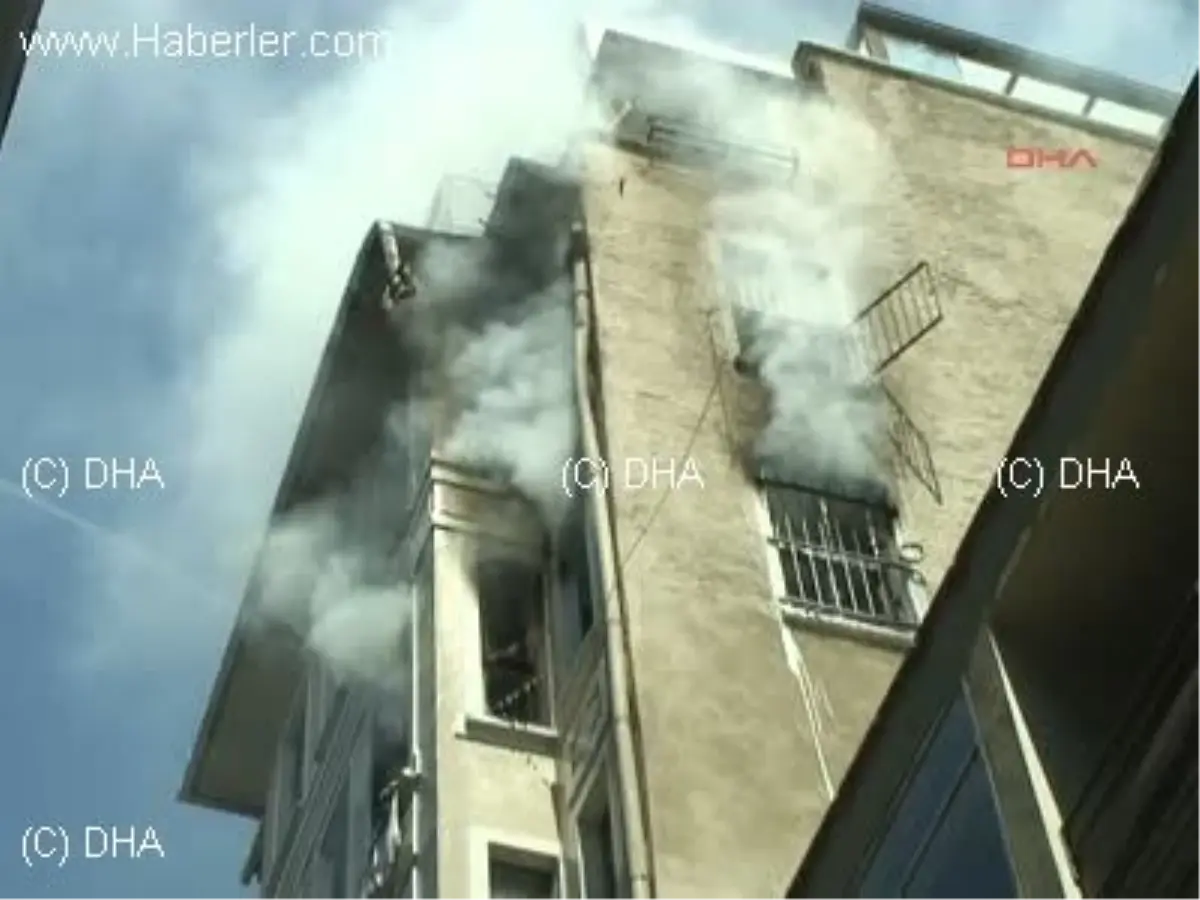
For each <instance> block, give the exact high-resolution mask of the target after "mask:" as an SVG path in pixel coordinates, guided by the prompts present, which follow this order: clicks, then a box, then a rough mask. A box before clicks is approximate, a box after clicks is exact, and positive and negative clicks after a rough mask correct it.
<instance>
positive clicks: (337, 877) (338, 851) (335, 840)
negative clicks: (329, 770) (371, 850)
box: [309, 787, 351, 897]
mask: <svg viewBox="0 0 1200 900" xmlns="http://www.w3.org/2000/svg"><path fill="white" fill-rule="evenodd" d="M347 800H348V795H347V793H346V789H345V787H343V788H342V789H341V790H340V791H339V792H338V798H337V801H336V802H335V803H334V807H333V815H332V817H331V818H330V820H329V823H328V824H327V825H326V826H325V834H324V835H323V837H322V838H321V846H320V849H319V852H318V855H317V859H316V864H317V867H318V868H317V872H318V873H319V874H318V876H317V877H316V878H315V879H313V883H310V885H309V887H311V888H312V889H313V890H314V893H313V894H312V895H311V896H313V897H349V896H351V891H350V866H349V860H348V859H347V849H348V843H349V839H350V836H349V829H348V825H349V818H348V816H347V812H346V803H347Z"/></svg>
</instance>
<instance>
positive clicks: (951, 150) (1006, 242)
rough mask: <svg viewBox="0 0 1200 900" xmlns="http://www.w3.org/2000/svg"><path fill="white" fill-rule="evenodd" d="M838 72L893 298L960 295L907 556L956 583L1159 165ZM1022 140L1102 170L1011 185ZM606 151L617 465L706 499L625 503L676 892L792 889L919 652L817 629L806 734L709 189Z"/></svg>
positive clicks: (650, 747)
mask: <svg viewBox="0 0 1200 900" xmlns="http://www.w3.org/2000/svg"><path fill="white" fill-rule="evenodd" d="M826 77H827V83H828V85H829V88H830V93H831V95H832V97H833V99H834V101H835V102H836V103H838V104H841V105H844V106H846V107H849V108H852V109H854V110H855V111H856V112H857V113H858V114H859V115H860V116H861V117H863V118H865V119H866V120H867V121H868V122H870V123H871V124H872V125H874V126H875V128H876V130H877V131H878V132H879V134H880V135H881V136H882V137H883V138H884V141H885V144H886V146H887V147H888V148H889V149H890V156H891V159H890V161H889V164H890V165H891V167H892V169H893V170H894V172H893V175H892V176H891V177H889V178H888V179H887V181H886V183H885V190H884V191H883V192H882V193H881V196H880V197H879V198H878V199H879V203H878V212H877V213H876V214H875V215H876V216H878V220H877V221H875V222H873V223H872V224H873V225H874V226H875V231H876V234H877V238H876V240H875V242H874V243H873V244H872V248H873V253H872V260H871V262H872V266H871V267H870V269H871V271H870V277H871V278H872V279H874V283H875V286H876V289H878V288H882V287H883V286H884V285H885V284H886V283H888V282H889V281H891V280H893V279H894V278H895V277H897V276H898V275H900V274H902V273H903V271H905V270H906V269H907V268H909V267H910V266H911V265H912V264H913V263H915V262H916V261H918V260H920V259H927V260H929V262H930V263H931V264H932V265H933V266H934V272H935V274H937V275H939V276H941V277H942V278H944V279H947V280H950V279H953V280H955V281H957V282H961V283H963V285H964V287H963V288H962V289H960V290H959V291H958V293H957V294H956V295H955V296H954V297H953V298H948V299H945V300H944V307H945V311H946V319H945V321H944V323H943V324H942V325H941V326H940V327H939V328H938V330H937V331H935V332H933V333H932V334H931V335H929V336H928V337H926V338H925V339H924V341H923V342H922V343H921V344H919V345H918V346H917V347H915V348H914V349H912V350H911V351H910V352H909V354H908V355H907V356H906V357H905V358H903V359H902V360H901V361H900V362H898V363H897V364H896V365H895V366H894V367H893V371H891V372H890V373H889V376H888V380H889V384H890V386H891V387H892V388H893V389H894V391H895V392H896V394H897V396H898V397H899V398H900V399H901V400H902V401H903V403H904V405H905V408H906V410H907V412H908V413H909V415H910V416H911V417H912V418H913V419H914V420H915V421H916V422H917V423H918V425H920V426H921V427H922V428H923V429H924V432H925V434H926V437H927V438H928V439H929V441H930V442H931V444H932V447H933V453H934V459H935V461H936V463H937V465H938V472H939V476H940V479H941V483H942V489H943V492H944V494H945V503H944V505H942V506H940V507H939V506H938V505H937V504H935V503H934V502H933V501H932V499H931V498H929V497H928V495H927V494H926V493H925V491H924V489H923V488H921V487H920V486H919V485H914V484H912V483H909V482H905V483H902V484H901V485H900V493H901V497H902V500H903V502H904V516H905V521H904V530H905V537H906V538H907V539H909V540H914V541H919V542H921V543H923V544H924V545H925V548H926V554H927V556H926V564H925V567H924V568H925V572H926V575H927V576H928V577H929V578H930V580H931V583H932V586H936V583H937V581H938V580H939V579H940V577H941V574H942V573H943V572H944V570H945V567H946V565H947V563H948V561H949V559H950V556H951V554H952V553H953V550H954V548H955V546H956V545H957V543H958V540H959V537H960V536H961V534H962V531H963V529H964V528H965V526H966V524H967V523H968V521H969V518H970V516H971V514H972V512H973V510H974V507H975V505H976V503H977V502H978V500H979V498H980V496H981V494H982V492H983V490H984V489H985V488H986V486H987V485H988V484H989V482H990V478H991V474H992V472H993V471H994V467H995V465H996V463H997V462H998V460H999V457H1000V455H1001V454H1002V453H1003V451H1004V448H1005V446H1006V445H1007V442H1008V440H1009V437H1010V436H1011V434H1012V432H1013V429H1014V428H1015V426H1016V424H1017V422H1018V420H1019V418H1020V416H1021V414H1022V413H1023V411H1024V409H1025V407H1026V405H1027V403H1028V401H1029V398H1030V395H1031V393H1032V391H1033V389H1034V387H1035V385H1036V383H1037V381H1038V378H1039V377H1040V375H1041V373H1042V371H1043V370H1044V369H1045V367H1046V365H1047V363H1048V361H1049V358H1050V355H1051V353H1052V352H1053V350H1054V348H1055V346H1056V345H1057V343H1058V341H1059V339H1060V337H1061V334H1062V331H1063V329H1064V328H1065V326H1066V324H1067V322H1068V320H1069V318H1070V316H1071V313H1072V311H1073V309H1074V308H1075V306H1076V304H1077V303H1078V301H1079V299H1080V297H1081V296H1082V294H1083V290H1084V287H1085V285H1086V282H1087V280H1088V278H1089V276H1090V274H1091V272H1092V270H1093V269H1094V267H1095V264H1096V262H1097V260H1098V258H1099V255H1100V253H1101V251H1102V250H1103V247H1104V245H1105V243H1106V241H1107V239H1108V237H1109V235H1110V234H1111V232H1112V231H1113V229H1114V227H1115V225H1116V224H1117V222H1118V220H1119V218H1120V216H1121V213H1122V211H1123V209H1124V207H1125V205H1126V204H1127V203H1128V201H1129V199H1130V197H1131V195H1132V192H1133V190H1134V188H1135V186H1136V183H1137V181H1138V179H1139V177H1140V175H1141V173H1142V171H1143V170H1144V169H1145V167H1146V165H1147V163H1148V160H1149V152H1148V151H1147V150H1145V149H1143V148H1133V147H1131V146H1126V145H1124V144H1122V143H1120V142H1118V141H1116V140H1113V139H1111V138H1100V137H1097V136H1095V135H1088V134H1086V133H1085V132H1083V131H1081V130H1078V129H1072V128H1069V127H1066V126H1062V125H1055V124H1052V123H1050V122H1048V121H1039V120H1036V119H1034V118H1031V117H1030V116H1029V115H1027V114H1025V113H1020V112H1014V111H1012V110H1005V109H1003V108H1000V107H998V106H991V107H989V106H987V105H985V104H983V103H981V102H979V101H975V100H969V99H964V98H962V97H959V96H955V95H953V94H950V93H948V92H945V91H941V90H937V89H935V88H932V87H929V86H926V85H923V84H920V83H918V82H915V81H911V80H908V79H906V78H902V77H896V76H886V75H881V74H878V73H873V72H869V71H866V70H865V69H862V68H860V67H858V66H857V65H856V64H854V63H847V62H829V63H827V65H826ZM805 140H806V138H805V136H804V135H798V136H797V139H796V144H797V147H798V149H799V150H800V155H801V157H802V158H803V149H804V144H805ZM1010 144H1014V145H1050V146H1078V145H1087V146H1089V147H1090V148H1094V149H1093V152H1096V153H1097V155H1098V156H1099V158H1100V167H1099V168H1098V169H1096V170H1082V169H1081V170H1075V171H1062V172H1056V171H1051V170H1046V171H1040V172H1039V171H1009V170H1007V169H1006V167H1005V147H1006V146H1008V145H1010ZM852 153H853V148H850V147H847V148H846V151H845V155H846V158H847V159H853V156H852ZM585 157H586V160H585V162H586V171H587V187H586V204H587V214H588V218H589V231H590V238H591V253H592V266H593V274H594V278H595V287H596V307H597V318H598V328H599V332H600V343H601V348H602V349H601V356H602V359H601V365H602V367H603V378H604V388H605V403H606V412H607V421H606V422H605V423H604V427H605V431H606V434H607V440H608V442H609V452H610V453H611V456H612V459H610V463H611V464H613V465H615V466H620V465H621V461H622V460H623V459H624V458H626V457H631V456H638V457H653V458H656V459H659V460H665V459H667V458H670V457H680V455H681V454H683V453H684V451H685V449H686V448H687V446H688V443H689V441H690V440H691V441H694V444H693V446H692V449H691V456H692V458H693V459H694V460H695V461H696V463H697V464H698V466H699V468H700V470H701V472H702V473H703V477H704V482H705V485H704V487H703V489H700V488H698V487H696V486H694V485H688V486H683V487H680V488H679V489H677V490H674V491H671V490H670V488H669V487H668V486H666V485H659V486H658V487H657V489H654V488H652V487H644V488H640V489H629V488H626V487H624V486H622V485H621V484H619V483H618V484H616V485H615V486H614V487H615V490H614V495H615V496H614V500H615V510H616V522H615V527H616V529H617V532H618V543H619V549H618V556H619V558H620V559H621V560H622V561H626V569H625V575H624V582H625V588H626V592H627V602H628V611H629V621H628V623H627V624H628V628H629V631H630V634H631V643H632V648H633V655H634V658H633V660H632V668H633V676H634V678H635V682H636V696H637V702H638V706H639V712H640V717H641V726H642V732H643V733H642V738H643V748H642V749H643V753H644V755H645V761H646V779H647V785H646V789H647V796H648V804H649V821H650V830H651V840H652V843H653V852H654V857H655V868H656V874H657V878H658V888H659V893H661V894H662V895H663V896H683V895H691V896H697V895H699V896H770V895H772V894H779V893H782V891H783V890H784V889H785V886H786V884H787V882H788V881H789V880H790V878H791V876H792V874H793V873H794V871H795V868H796V866H797V865H798V863H799V861H800V859H801V856H802V854H803V852H804V848H805V846H806V844H807V841H808V840H809V838H810V837H811V835H812V833H813V831H814V830H815V828H816V827H817V825H818V823H819V820H820V816H821V815H822V813H823V811H824V808H825V806H826V803H827V797H826V793H825V789H824V786H823V777H822V773H821V766H820V765H819V764H818V749H819V750H820V751H821V755H822V756H823V757H824V758H825V761H826V763H827V765H828V768H829V769H830V771H831V775H832V777H833V779H834V780H835V781H836V780H837V779H838V778H840V777H841V774H842V773H843V772H844V771H845V768H846V766H847V765H848V763H849V761H850V759H851V758H852V756H853V752H854V749H855V747H856V746H857V744H858V741H859V740H860V739H861V735H862V733H863V732H864V731H865V729H866V727H867V725H868V724H869V722H870V719H871V718H872V716H873V714H874V711H875V709H876V708H877V705H878V702H879V700H880V699H881V697H882V695H883V693H884V691H885V690H886V686H887V684H888V683H889V681H890V679H891V677H892V676H893V673H894V670H895V666H896V665H897V663H898V661H899V654H898V653H897V652H896V651H893V650H887V649H881V648H879V647H874V646H867V645H865V644H860V643H857V642H854V641H852V640H847V639H839V638H830V637H822V636H816V635H812V634H803V635H802V636H801V639H800V641H799V644H800V646H801V648H802V651H803V653H802V657H803V661H804V664H805V665H806V666H807V669H808V672H809V675H810V676H811V683H812V684H813V685H814V686H815V692H816V695H817V697H818V700H819V702H818V703H817V706H816V708H817V715H816V718H817V719H818V720H819V721H818V722H817V723H816V724H815V725H814V723H813V722H812V721H810V718H809V716H808V714H807V713H806V706H805V704H804V702H803V701H802V694H801V690H800V683H799V681H798V680H797V679H796V678H795V677H794V675H793V674H792V671H791V670H790V669H789V667H788V664H787V659H786V657H785V653H784V645H783V640H782V637H781V629H780V626H779V622H778V619H777V617H776V615H775V613H774V609H773V602H772V598H771V592H770V587H769V583H768V575H767V551H766V548H765V546H764V542H763V539H762V536H761V533H760V526H759V521H758V519H757V518H756V514H755V502H754V498H753V492H752V491H751V489H750V487H749V486H748V484H747V483H746V480H745V477H744V475H743V474H742V471H741V469H740V467H739V466H738V465H737V463H736V460H735V453H734V449H735V447H736V446H738V444H739V442H740V441H741V440H742V439H743V438H744V436H745V435H744V433H738V427H737V426H736V425H735V424H734V423H736V422H737V421H739V420H740V419H741V420H745V419H749V418H752V416H748V415H746V413H745V409H746V397H745V389H744V387H739V385H738V379H737V378H736V376H733V375H732V373H731V372H730V371H729V367H728V361H727V360H726V359H725V358H724V356H723V353H724V350H723V349H722V348H720V347H719V346H718V345H717V344H716V343H715V342H714V331H713V327H712V323H713V313H712V310H713V307H714V300H713V291H712V288H711V279H710V278H709V275H708V263H707V258H706V247H705V242H704V237H705V226H706V222H707V221H708V217H709V212H710V194H709V192H708V190H707V189H706V187H705V186H704V184H703V182H702V181H701V180H700V179H698V178H696V177H688V176H686V175H682V174H679V173H673V172H671V171H669V170H667V169H665V168H663V167H660V166H650V165H648V164H647V163H646V162H645V161H644V160H641V159H639V158H637V157H634V156H632V155H630V154H627V153H624V152H621V151H617V150H613V149H609V148H604V147H600V146H593V147H591V148H589V150H588V151H587V152H586V154H585ZM869 299H870V297H869V296H866V297H864V303H865V302H866V300H869ZM714 384H715V385H716V390H715V394H714V396H713V398H712V400H711V401H710V400H709V395H710V393H712V392H713V390H714V387H713V386H714ZM739 398H740V399H739ZM693 433H694V434H695V437H694V438H693ZM618 481H619V479H618ZM668 492H669V493H670V496H669V497H664V496H663V495H664V494H666V493H668ZM655 510H657V515H656V518H655V519H654V521H653V527H652V528H651V529H650V530H649V532H647V533H646V534H645V535H644V536H643V530H644V529H645V527H646V524H647V522H648V521H649V520H650V517H651V516H652V515H655ZM639 538H640V542H639V543H638V544H637V550H636V556H635V557H633V559H632V560H631V561H630V560H628V558H629V556H630V553H631V551H632V549H633V547H634V544H635V541H638V540H639Z"/></svg>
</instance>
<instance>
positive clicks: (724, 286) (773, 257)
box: [716, 235, 849, 373]
mask: <svg viewBox="0 0 1200 900" xmlns="http://www.w3.org/2000/svg"><path fill="white" fill-rule="evenodd" d="M716 268H717V277H718V279H719V280H720V282H721V296H722V298H723V300H724V303H725V305H726V307H727V309H728V310H729V315H730V318H731V320H732V327H733V334H732V340H733V344H734V348H733V356H734V365H735V367H736V368H737V369H738V370H739V371H741V372H747V373H748V372H753V371H754V370H755V369H756V368H757V365H758V363H759V362H760V361H761V359H760V357H761V355H762V353H763V351H764V349H766V348H764V347H763V346H761V344H762V343H763V342H762V341H761V340H759V336H761V335H763V334H764V331H763V325H764V324H765V322H766V320H773V323H774V324H775V325H776V326H777V327H775V328H773V329H772V332H773V333H779V332H781V331H782V329H783V328H788V327H789V325H799V326H800V330H802V331H803V332H804V333H806V334H807V333H809V332H813V333H819V334H821V336H822V339H824V338H825V337H826V336H828V337H829V338H831V339H834V340H841V341H843V343H844V339H845V336H844V335H842V334H841V332H840V331H839V330H832V329H830V328H828V327H827V326H826V327H821V326H818V325H816V324H814V323H809V322H807V321H806V319H805V315H804V307H803V305H802V303H801V302H799V301H802V299H803V297H804V296H805V293H806V290H807V289H809V288H812V287H814V286H820V285H824V284H825V283H827V282H828V281H829V279H830V278H831V271H830V270H829V268H828V267H827V266H825V265H823V264H821V263H820V262H818V261H816V260H813V259H808V258H805V256H804V255H803V254H800V253H796V252H794V251H793V250H791V249H790V248H789V247H788V245H787V243H786V242H785V241H783V240H782V239H779V238H771V237H769V236H768V237H766V238H763V237H760V236H757V235H755V236H748V237H746V238H744V239H738V240H725V241H721V243H720V245H719V250H718V255H717V259H716ZM830 331H832V333H831V334H828V335H826V333H827V332H830ZM793 339H794V336H792V335H789V337H788V338H787V340H789V341H791V340H793ZM756 345H758V346H756ZM846 349H849V348H848V347H847V348H846Z"/></svg>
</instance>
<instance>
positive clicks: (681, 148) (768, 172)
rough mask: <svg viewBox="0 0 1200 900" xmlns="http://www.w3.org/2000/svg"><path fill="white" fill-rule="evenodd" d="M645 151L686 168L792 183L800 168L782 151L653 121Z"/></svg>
mask: <svg viewBox="0 0 1200 900" xmlns="http://www.w3.org/2000/svg"><path fill="white" fill-rule="evenodd" d="M646 149H647V150H648V151H649V152H650V153H651V154H652V155H653V156H656V157H659V158H662V159H665V160H668V161H672V162H678V163H681V164H684V165H697V166H711V167H715V168H718V169H725V170H729V171H731V172H736V173H738V174H741V175H755V176H759V177H764V178H771V179H782V180H785V181H790V180H791V179H792V178H793V177H794V176H795V175H796V171H797V169H798V166H799V162H798V160H797V158H796V155H795V154H794V153H792V152H790V151H788V150H785V149H783V148H780V147H768V146H765V145H754V144H750V143H746V142H743V141H732V140H728V139H726V138H725V137H723V136H721V135H719V134H718V133H717V132H715V131H712V130H710V129H707V128H703V127H701V126H698V125H693V124H690V123H686V122H681V121H672V120H670V119H667V118H662V117H650V120H649V127H648V129H647V132H646Z"/></svg>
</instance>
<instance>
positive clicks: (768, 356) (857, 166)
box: [668, 66, 889, 494]
mask: <svg viewBox="0 0 1200 900" xmlns="http://www.w3.org/2000/svg"><path fill="white" fill-rule="evenodd" d="M703 72H704V73H703V74H702V75H700V76H699V77H698V76H697V74H696V72H695V71H694V67H692V66H688V67H686V68H685V69H683V70H681V71H680V72H679V73H678V74H677V79H672V80H671V84H673V85H674V87H673V88H670V89H668V90H669V91H670V99H671V100H672V101H673V105H674V106H675V108H676V109H678V110H680V112H681V114H683V115H690V116H692V117H694V118H695V119H697V120H698V121H700V122H703V123H705V125H706V127H707V128H708V129H709V130H710V132H711V134H712V136H713V137H714V138H716V139H719V140H723V141H727V142H729V143H730V144H734V145H736V146H738V147H740V148H743V153H744V154H745V155H744V158H743V160H740V161H735V162H731V163H730V164H729V165H730V166H731V167H732V166H735V165H736V166H742V167H743V172H742V175H743V176H744V175H745V174H746V172H745V171H744V168H745V167H747V166H753V167H754V177H752V178H745V177H743V178H742V179H741V180H740V184H741V185H742V186H741V187H732V188H730V189H726V190H722V191H721V192H720V193H719V194H718V195H717V196H716V197H715V199H714V201H713V203H712V207H711V216H712V219H711V233H710V247H709V250H710V258H711V260H712V264H713V267H714V270H715V272H716V276H717V281H718V291H719V292H720V294H721V296H722V303H723V306H724V307H725V308H724V309H723V310H722V314H723V315H724V314H731V316H732V318H733V320H734V323H735V328H736V331H737V333H738V335H737V340H736V343H737V344H738V346H737V347H736V348H735V350H736V352H737V353H738V354H739V357H740V362H741V363H743V364H746V365H748V366H749V367H751V368H752V369H753V371H754V372H755V373H756V374H757V376H758V378H759V379H760V380H761V382H762V383H763V385H764V386H765V388H766V389H767V392H768V394H769V402H770V408H769V416H768V419H767V421H766V424H765V426H764V427H763V429H762V431H761V433H760V434H759V436H758V438H757V441H756V442H755V445H754V447H753V453H752V457H753V465H754V466H755V468H757V469H758V470H760V471H762V472H764V473H765V474H768V475H771V476H773V477H777V478H782V479H785V480H796V481H799V482H801V483H806V484H808V485H809V486H812V487H820V488H832V489H839V490H843V491H851V492H856V493H861V492H864V491H865V492H869V493H876V494H877V493H879V492H880V491H881V490H882V488H881V487H880V485H882V484H884V483H885V481H884V476H883V471H884V470H883V464H882V460H881V456H880V448H881V443H882V441H883V439H884V428H885V425H886V420H885V410H884V407H883V405H882V397H881V395H880V394H879V393H878V392H877V390H876V387H875V385H874V384H873V373H872V371H871V369H870V367H869V363H868V362H867V360H865V359H864V357H863V355H862V353H861V351H860V345H859V343H858V338H857V337H856V332H855V328H856V326H855V322H854V319H855V315H856V313H857V312H858V310H860V309H861V308H862V307H863V306H865V305H866V303H867V301H868V300H869V296H868V295H867V293H866V288H867V287H868V285H869V284H870V283H871V280H872V279H873V278H874V277H875V276H876V275H877V273H878V272H879V270H880V268H881V265H883V257H884V255H885V254H884V252H883V251H882V250H881V247H880V245H879V243H878V242H877V241H878V236H875V237H874V238H873V236H872V234H871V232H870V227H869V225H870V223H871V222H872V220H873V218H874V217H873V215H872V213H873V210H874V209H877V208H878V204H879V203H880V202H881V201H882V200H883V197H884V190H883V189H884V187H885V186H886V183H887V172H888V169H889V166H888V163H887V157H886V154H885V153H884V150H883V146H882V143H881V142H880V141H879V139H878V137H877V136H876V135H875V134H874V133H873V132H872V130H871V129H870V128H869V126H867V125H866V123H864V122H862V121H860V120H857V119H856V118H854V117H853V115H852V114H851V113H849V112H847V111H845V110H839V109H836V108H834V107H833V106H832V105H830V104H829V103H827V102H825V101H824V100H823V99H822V98H820V97H817V96H810V97H804V96H803V95H801V94H800V91H799V90H798V88H797V86H796V85H795V83H791V82H787V81H775V82H772V81H770V80H766V79H762V78H749V77H745V76H738V75H720V74H715V73H713V72H712V71H711V70H709V69H705V70H703ZM756 157H757V158H756ZM725 174H726V175H727V176H729V177H731V178H736V177H737V174H738V173H737V172H735V171H729V172H726V173H725ZM733 183H734V184H737V183H739V182H737V181H735V182H733Z"/></svg>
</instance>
